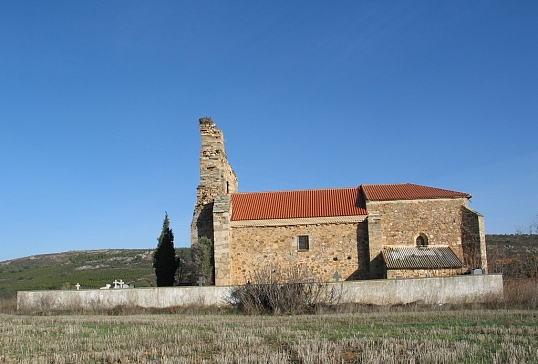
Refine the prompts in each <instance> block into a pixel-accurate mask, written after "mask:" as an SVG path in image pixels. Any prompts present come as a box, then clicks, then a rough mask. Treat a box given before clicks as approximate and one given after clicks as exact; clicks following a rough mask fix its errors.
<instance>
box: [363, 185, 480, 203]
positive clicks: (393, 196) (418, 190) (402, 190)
mask: <svg viewBox="0 0 538 364" xmlns="http://www.w3.org/2000/svg"><path fill="white" fill-rule="evenodd" d="M361 188H362V190H363V191H364V194H365V196H366V199H367V200H369V201H387V200H415V199H430V198H457V197H466V198H471V197H472V196H471V195H469V194H468V193H464V192H456V191H450V190H443V189H441V188H435V187H427V186H419V185H415V184H411V183H402V184H385V185H377V184H376V185H362V186H361Z"/></svg>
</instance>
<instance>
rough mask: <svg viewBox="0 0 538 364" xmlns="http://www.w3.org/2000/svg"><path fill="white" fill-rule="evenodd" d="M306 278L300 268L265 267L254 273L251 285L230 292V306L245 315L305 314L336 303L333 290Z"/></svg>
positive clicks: (336, 293) (336, 295)
mask: <svg viewBox="0 0 538 364" xmlns="http://www.w3.org/2000/svg"><path fill="white" fill-rule="evenodd" d="M309 277H310V275H309V274H308V273H307V272H306V270H305V269H304V268H302V267H294V268H288V269H279V268H274V267H270V266H265V267H263V268H262V269H260V270H258V271H257V272H255V274H254V276H253V277H252V278H253V279H252V280H251V282H248V283H247V284H246V285H242V286H236V287H233V288H232V291H231V295H230V296H231V297H232V302H230V303H231V304H233V305H234V306H236V307H237V308H238V309H239V310H240V311H242V312H245V313H247V314H258V313H273V314H297V313H308V312H312V311H314V310H316V309H317V308H319V307H320V306H327V305H332V304H335V303H337V301H338V299H339V296H340V291H338V289H337V288H336V287H334V286H333V287H330V286H329V285H328V284H327V283H319V282H315V281H314V280H312V279H310V278H309Z"/></svg>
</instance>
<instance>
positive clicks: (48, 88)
mask: <svg viewBox="0 0 538 364" xmlns="http://www.w3.org/2000/svg"><path fill="white" fill-rule="evenodd" d="M0 52H1V53H0V54H1V57H0V166H1V173H0V247H1V249H0V261H2V260H7V259H13V258H17V257H23V256H28V255H34V254H43V253H53V252H61V251H67V250H82V249H107V248H155V246H156V244H157V237H158V236H159V234H160V231H161V227H162V221H163V218H164V214H165V211H168V214H169V217H170V221H171V227H172V229H173V230H174V232H175V237H176V246H188V245H189V226H190V222H191V217H192V212H193V207H194V203H195V199H196V187H197V185H198V182H199V165H198V160H199V151H200V136H199V130H198V119H199V118H200V117H203V116H210V117H212V118H213V119H214V120H215V122H216V123H217V125H218V126H219V128H221V129H222V130H223V131H224V135H225V137H226V141H227V145H226V147H227V152H228V157H229V160H230V162H231V164H232V166H233V167H234V169H235V171H236V172H237V174H238V177H239V190H240V191H267V190H290V189H309V188H331V187H350V186H358V185H360V184H365V183H400V182H409V183H417V184H422V185H427V186H434V187H440V188H446V189H451V190H457V191H462V192H468V193H470V194H472V195H473V198H472V202H471V204H470V206H471V207H472V208H474V209H476V210H478V211H480V212H481V213H483V214H484V215H485V223H486V232H487V233H514V232H515V228H516V226H518V225H525V224H527V223H528V222H530V221H531V220H532V219H533V217H534V216H535V215H536V213H537V212H538V168H537V165H538V146H537V135H538V2H537V1H495V2H492V1H467V0H465V1H355V0H354V1H220V0H219V1H190V2H187V1H37V0H36V1H15V0H5V1H1V2H0Z"/></svg>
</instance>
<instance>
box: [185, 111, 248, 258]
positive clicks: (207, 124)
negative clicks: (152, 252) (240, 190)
mask: <svg viewBox="0 0 538 364" xmlns="http://www.w3.org/2000/svg"><path fill="white" fill-rule="evenodd" d="M200 134H201V137H202V148H201V150H200V185H199V186H198V189H197V198H196V204H195V206H194V214H193V218H192V223H191V246H192V248H193V254H194V260H195V262H196V263H197V262H198V259H197V247H198V239H199V238H201V237H203V236H206V237H208V238H209V239H211V240H212V241H214V226H213V204H214V200H215V197H217V196H219V195H227V194H230V193H234V192H237V176H236V174H235V172H234V170H233V168H232V167H231V166H230V164H229V163H228V159H227V157H226V150H225V148H224V135H223V133H222V131H221V130H219V129H218V128H217V125H215V123H214V122H213V120H212V119H211V118H201V119H200Z"/></svg>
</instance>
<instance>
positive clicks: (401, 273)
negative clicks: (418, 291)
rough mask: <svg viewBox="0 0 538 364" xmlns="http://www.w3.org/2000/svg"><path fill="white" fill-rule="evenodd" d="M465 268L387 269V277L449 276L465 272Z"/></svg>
mask: <svg viewBox="0 0 538 364" xmlns="http://www.w3.org/2000/svg"><path fill="white" fill-rule="evenodd" d="M464 272H465V268H460V269H389V270H387V271H386V273H385V274H386V278H387V279H398V278H424V277H448V276H455V275H459V274H463V273H464Z"/></svg>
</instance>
